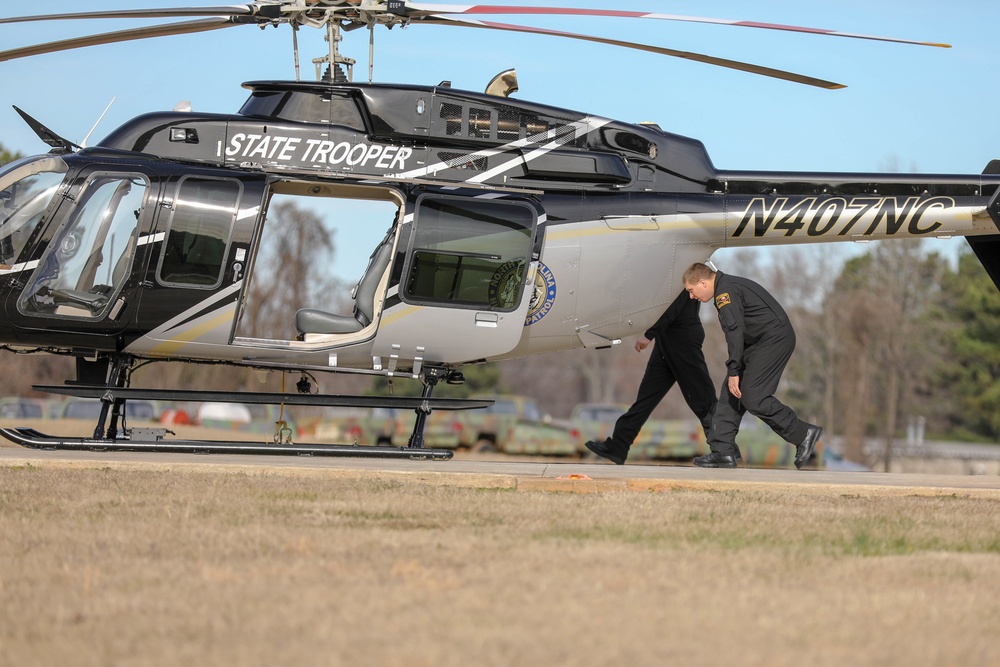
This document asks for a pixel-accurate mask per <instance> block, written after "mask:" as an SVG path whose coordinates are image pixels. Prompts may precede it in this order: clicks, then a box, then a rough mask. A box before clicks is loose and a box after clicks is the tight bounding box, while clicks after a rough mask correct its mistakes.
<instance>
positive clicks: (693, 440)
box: [570, 403, 708, 461]
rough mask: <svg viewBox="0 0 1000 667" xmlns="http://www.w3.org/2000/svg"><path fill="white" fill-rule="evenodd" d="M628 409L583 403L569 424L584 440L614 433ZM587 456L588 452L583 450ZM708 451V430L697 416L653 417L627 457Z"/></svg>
mask: <svg viewBox="0 0 1000 667" xmlns="http://www.w3.org/2000/svg"><path fill="white" fill-rule="evenodd" d="M627 410H628V406H627V405H621V404H618V403H581V404H579V405H577V406H576V407H575V408H573V412H572V413H571V415H570V423H571V424H572V425H573V426H574V427H575V428H576V429H577V430H579V432H580V434H581V436H582V440H583V442H586V441H587V440H604V439H605V438H608V437H610V436H611V433H612V432H613V431H614V429H615V421H617V420H618V418H619V417H620V416H622V414H624V413H625V412H626V411H627ZM581 453H582V454H583V455H584V456H588V452H587V451H586V450H584V451H583V452H581ZM707 453H708V443H707V442H706V441H705V432H704V431H703V430H702V428H701V424H700V423H699V422H698V420H697V419H693V418H692V419H650V420H648V421H647V422H646V423H645V424H644V425H643V427H642V430H641V431H639V435H638V436H636V439H635V442H634V443H632V449H631V450H629V455H628V458H629V460H630V461H635V460H660V459H693V458H694V457H695V456H700V455H701V454H707Z"/></svg>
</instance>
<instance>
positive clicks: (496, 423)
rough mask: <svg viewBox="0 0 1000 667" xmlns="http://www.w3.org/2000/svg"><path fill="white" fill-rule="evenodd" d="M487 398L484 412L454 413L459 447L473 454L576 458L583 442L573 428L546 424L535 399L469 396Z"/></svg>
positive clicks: (466, 411)
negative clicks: (458, 423)
mask: <svg viewBox="0 0 1000 667" xmlns="http://www.w3.org/2000/svg"><path fill="white" fill-rule="evenodd" d="M472 398H490V399H493V400H494V403H493V405H491V406H490V407H488V408H484V409H477V410H461V411H458V412H457V413H456V417H457V418H458V421H459V422H460V423H461V443H462V446H463V447H466V448H468V449H470V450H471V451H475V452H503V453H505V454H530V455H544V456H576V455H577V454H579V452H580V448H581V446H582V444H583V441H582V440H581V439H580V432H579V431H578V430H576V429H575V428H567V427H566V426H563V425H560V424H556V423H551V422H549V421H546V419H545V417H544V416H543V414H542V411H541V410H540V409H539V407H538V403H537V402H535V399H533V398H530V397H527V396H483V395H481V396H473V397H472Z"/></svg>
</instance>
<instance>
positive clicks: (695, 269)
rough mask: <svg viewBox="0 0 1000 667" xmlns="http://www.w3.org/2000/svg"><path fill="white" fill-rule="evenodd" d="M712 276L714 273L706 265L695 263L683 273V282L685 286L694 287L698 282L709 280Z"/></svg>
mask: <svg viewBox="0 0 1000 667" xmlns="http://www.w3.org/2000/svg"><path fill="white" fill-rule="evenodd" d="M714 275H715V271H713V270H712V269H711V267H709V266H708V265H707V264H702V263H701V262H696V263H695V264H692V265H691V266H689V267H688V268H687V270H686V271H684V276H683V280H684V284H685V285H694V284H695V283H696V282H698V281H699V280H711V278H712V277H713V276H714Z"/></svg>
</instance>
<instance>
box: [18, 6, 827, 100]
mask: <svg viewBox="0 0 1000 667" xmlns="http://www.w3.org/2000/svg"><path fill="white" fill-rule="evenodd" d="M421 23H428V24H430V25H453V26H461V27H465V28H486V29H488V30H507V31H510V32H525V33H532V34H538V35H553V36H555V37H567V38H569V39H579V40H583V41H586V42H598V43H600V44H610V45H611V46H621V47H624V48H627V49H636V50H638V51H649V52H650V53H659V54H661V55H664V56H672V57H674V58H684V59H685V60H693V61H695V62H700V63H706V64H708V65H717V66H719V67H725V68H728V69H735V70H739V71H741V72H749V73H751V74H760V75H761V76H769V77H772V78H774V79H781V80H783V81H791V82H793V83H801V84H805V85H807V86H815V87H817V88H826V89H827V90H836V89H838V88H846V87H847V86H845V85H844V84H842V83H834V82H833V81H825V80H823V79H817V78H815V77H811V76H806V75H804V74H796V73H794V72H786V71H784V70H780V69H773V68H771V67H763V66H761V65H753V64H750V63H743V62H740V61H738V60H727V59H725V58H716V57H715V56H706V55H704V54H701V53H693V52H691V51H677V50H675V49H667V48H664V47H661V46H651V45H649V44H639V43H638V42H623V41H621V40H618V39H608V38H606V37H595V36H593V35H579V34H577V33H573V32H562V31H559V30H546V29H544V28H532V27H529V26H522V25H511V24H508V23H493V22H491V21H475V20H461V19H452V18H448V17H445V16H442V17H438V18H427V19H423V20H422V21H421ZM0 55H2V54H0Z"/></svg>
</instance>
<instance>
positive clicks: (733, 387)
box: [729, 375, 743, 398]
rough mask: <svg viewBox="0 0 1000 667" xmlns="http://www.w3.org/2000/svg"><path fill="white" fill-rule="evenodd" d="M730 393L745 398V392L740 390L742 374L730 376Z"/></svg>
mask: <svg viewBox="0 0 1000 667" xmlns="http://www.w3.org/2000/svg"><path fill="white" fill-rule="evenodd" d="M729 393H730V394H732V395H733V396H735V397H736V398H743V392H742V391H740V376H739V375H730V376H729Z"/></svg>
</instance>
